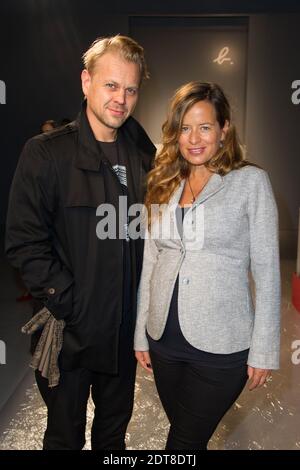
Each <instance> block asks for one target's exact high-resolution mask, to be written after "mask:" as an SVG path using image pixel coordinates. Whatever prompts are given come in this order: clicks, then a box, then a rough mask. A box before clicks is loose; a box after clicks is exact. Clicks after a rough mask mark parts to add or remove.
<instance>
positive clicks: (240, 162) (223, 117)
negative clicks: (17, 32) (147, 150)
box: [145, 81, 256, 228]
mask: <svg viewBox="0 0 300 470" xmlns="http://www.w3.org/2000/svg"><path fill="white" fill-rule="evenodd" d="M199 101H208V102H209V103H211V104H212V105H213V106H214V109H215V111H216V118H217V121H218V123H219V125H220V128H221V129H223V127H224V126H225V124H226V121H228V123H229V127H228V130H227V132H226V135H225V139H224V140H223V146H222V147H221V148H219V149H218V151H217V153H216V154H215V155H214V156H213V157H212V158H211V159H210V160H209V161H208V162H206V163H205V166H206V167H207V168H208V169H209V170H210V171H212V172H214V173H218V174H220V175H222V176H223V175H226V173H229V172H230V171H231V170H235V169H238V168H241V167H243V166H246V165H254V166H256V165H255V164H253V163H251V162H249V161H247V160H245V159H244V155H243V151H242V148H241V145H240V142H239V138H238V135H237V131H236V129H235V126H234V125H233V124H232V121H231V108H230V104H229V102H228V100H227V98H226V96H225V94H224V92H223V90H222V88H221V87H220V86H219V85H217V84H215V83H203V82H199V81H194V82H190V83H187V84H186V85H183V86H182V87H180V88H178V90H177V91H176V92H175V95H174V96H173V98H172V99H171V102H170V106H169V111H168V115H167V120H166V122H165V123H164V124H163V126H162V131H163V138H162V148H161V150H160V151H159V152H158V154H157V155H156V157H155V160H154V167H153V169H152V170H151V171H150V173H149V175H148V178H147V192H146V198H145V205H146V208H147V211H148V215H149V217H148V222H149V223H148V226H149V228H150V226H151V218H153V217H152V216H150V215H151V205H152V204H158V205H161V204H167V203H168V202H169V200H170V198H171V196H172V194H173V193H174V191H175V190H176V188H177V187H178V186H179V184H180V182H181V180H182V179H185V178H187V177H188V176H189V174H190V165H189V163H188V162H187V161H186V160H185V159H184V158H183V157H182V155H181V154H180V151H179V146H178V139H179V137H180V132H181V127H182V121H183V118H184V116H185V114H186V113H187V111H189V110H190V109H191V107H192V106H193V105H194V104H195V103H197V102H199Z"/></svg>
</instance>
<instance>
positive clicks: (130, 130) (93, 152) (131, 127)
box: [74, 101, 156, 171]
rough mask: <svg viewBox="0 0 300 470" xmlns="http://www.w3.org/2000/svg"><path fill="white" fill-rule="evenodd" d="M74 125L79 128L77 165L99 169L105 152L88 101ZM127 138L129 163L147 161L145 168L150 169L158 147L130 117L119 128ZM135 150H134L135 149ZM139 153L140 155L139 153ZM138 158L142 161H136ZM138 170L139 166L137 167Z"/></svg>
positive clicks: (83, 167)
mask: <svg viewBox="0 0 300 470" xmlns="http://www.w3.org/2000/svg"><path fill="white" fill-rule="evenodd" d="M74 125H75V126H76V127H77V128H78V151H77V155H76V158H75V166H76V167H77V168H80V169H82V170H90V171H99V169H100V165H101V162H102V159H103V158H105V156H104V154H103V153H102V152H101V150H100V149H99V145H98V143H97V140H96V138H95V136H94V134H93V131H92V129H91V126H90V123H89V121H88V118H87V115H86V102H85V101H84V102H83V104H82V109H81V112H80V113H79V115H78V118H77V120H76V121H75V123H74ZM119 132H120V133H121V135H122V137H123V138H125V139H126V142H127V143H128V146H129V149H128V150H129V157H130V161H129V163H130V164H132V165H133V171H134V167H135V168H136V165H137V164H138V166H140V163H141V164H142V165H143V163H145V165H143V166H145V170H146V171H148V169H149V168H148V167H149V165H148V164H147V162H148V161H149V157H152V156H154V155H155V151H156V148H155V146H154V145H153V144H152V142H151V140H150V139H149V137H148V135H147V134H146V132H145V131H144V129H143V128H142V127H141V126H140V124H139V123H138V122H137V121H136V120H135V119H134V118H133V117H129V118H128V119H127V120H126V122H125V123H124V124H123V125H122V127H120V129H118V133H119ZM133 150H134V151H133ZM137 153H139V155H137ZM137 158H138V160H140V162H137V161H135V160H136V159H137ZM136 170H137V168H136Z"/></svg>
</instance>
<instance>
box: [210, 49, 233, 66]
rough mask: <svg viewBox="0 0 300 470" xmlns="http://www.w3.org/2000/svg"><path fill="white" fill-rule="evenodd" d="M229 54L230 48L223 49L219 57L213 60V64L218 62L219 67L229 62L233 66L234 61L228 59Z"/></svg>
mask: <svg viewBox="0 0 300 470" xmlns="http://www.w3.org/2000/svg"><path fill="white" fill-rule="evenodd" d="M229 52H230V49H229V47H227V46H225V47H223V48H222V49H221V50H220V52H219V55H218V57H216V58H215V59H214V60H213V62H216V63H217V64H219V65H222V64H223V63H224V62H229V63H230V65H233V61H232V59H231V57H228V54H229Z"/></svg>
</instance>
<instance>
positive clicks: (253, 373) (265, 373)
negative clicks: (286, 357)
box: [248, 366, 271, 390]
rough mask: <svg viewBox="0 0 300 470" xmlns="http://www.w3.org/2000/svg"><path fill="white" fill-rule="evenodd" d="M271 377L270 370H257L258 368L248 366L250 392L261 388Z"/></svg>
mask: <svg viewBox="0 0 300 470" xmlns="http://www.w3.org/2000/svg"><path fill="white" fill-rule="evenodd" d="M270 375H271V370H270V369H257V368H256V367H251V366H248V377H249V380H250V385H249V390H254V389H255V388H257V387H261V386H262V385H263V384H264V383H265V381H266V380H267V378H268V377H270Z"/></svg>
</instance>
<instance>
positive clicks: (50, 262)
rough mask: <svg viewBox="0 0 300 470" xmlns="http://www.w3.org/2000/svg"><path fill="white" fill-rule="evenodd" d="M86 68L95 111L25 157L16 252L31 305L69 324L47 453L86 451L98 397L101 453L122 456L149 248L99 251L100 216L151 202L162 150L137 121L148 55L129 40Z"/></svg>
mask: <svg viewBox="0 0 300 470" xmlns="http://www.w3.org/2000/svg"><path fill="white" fill-rule="evenodd" d="M83 60H84V65H85V69H84V70H83V72H82V77H81V78H82V89H83V93H84V95H85V98H86V99H85V101H84V104H83V109H82V111H81V113H80V115H79V117H78V119H77V121H75V122H74V123H71V124H68V125H67V126H65V127H63V128H59V129H56V130H54V131H53V132H51V133H47V134H44V135H39V136H37V137H35V138H33V139H31V140H29V141H28V142H27V144H26V145H25V148H24V150H23V153H22V155H21V158H20V162H19V164H18V168H17V170H16V174H15V177H14V181H13V184H12V188H11V195H10V203H9V210H8V220H7V242H6V252H7V256H8V257H9V259H10V261H11V263H12V264H13V265H14V266H16V267H18V268H19V269H20V270H21V273H22V276H23V279H24V281H25V283H26V285H27V287H28V288H29V289H30V292H31V294H32V296H33V297H34V298H35V299H39V300H40V301H41V303H42V305H44V306H46V307H47V308H48V310H49V311H50V312H51V313H52V315H53V316H54V317H55V318H56V319H57V320H61V319H64V321H65V323H66V326H65V329H64V338H63V347H62V351H61V353H60V356H59V366H60V381H59V384H58V386H56V387H54V388H53V389H51V388H49V387H48V382H47V380H46V379H45V378H44V377H42V376H41V374H40V373H39V372H37V373H36V379H37V383H38V386H39V389H40V392H41V394H42V396H43V398H44V400H45V402H46V405H47V407H48V424H47V429H46V433H45V437H44V449H81V448H82V447H83V446H84V443H85V424H86V406H87V400H88V397H89V393H90V389H91V393H92V398H93V401H94V404H95V416H94V421H93V426H92V449H94V450H100V449H124V448H125V443H124V439H125V432H126V428H127V424H128V421H129V419H130V416H131V412H132V405H133V394H134V380H135V368H136V362H135V359H134V352H133V331H134V324H135V314H136V288H137V284H138V280H139V276H140V271H141V262H142V241H141V239H138V240H129V239H128V237H127V238H126V236H125V237H123V238H122V237H119V238H116V239H113V238H108V239H99V238H98V237H97V235H96V226H97V223H98V222H99V217H97V215H96V209H97V207H99V206H100V205H101V204H104V203H105V204H112V205H113V206H114V207H115V210H116V214H117V220H118V215H119V197H120V196H127V198H128V206H129V205H130V204H133V203H136V202H142V200H143V192H144V179H145V175H146V173H147V171H148V170H149V169H150V166H151V160H152V157H153V156H154V152H155V147H154V146H153V144H152V143H151V141H150V140H149V138H148V137H147V135H146V133H145V131H144V130H143V129H142V128H141V127H140V126H139V124H138V123H137V122H136V121H135V120H134V119H133V118H132V117H130V115H131V114H132V112H133V110H134V108H135V105H136V102H137V99H138V94H139V88H140V84H141V81H142V79H143V78H146V77H147V68H146V63H145V59H144V54H143V49H142V47H141V46H139V45H138V44H137V43H136V42H135V41H133V40H132V39H130V38H128V37H125V36H115V37H111V38H105V39H99V40H96V41H95V42H94V43H93V44H92V46H91V47H90V48H89V49H88V51H87V52H86V53H85V54H84V56H83ZM123 215H124V214H123ZM121 218H122V217H121ZM126 221H127V219H126ZM124 225H125V224H124ZM123 228H124V227H123ZM121 229H122V227H121ZM121 232H122V230H121ZM117 233H118V231H117Z"/></svg>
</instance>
